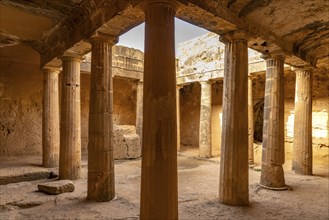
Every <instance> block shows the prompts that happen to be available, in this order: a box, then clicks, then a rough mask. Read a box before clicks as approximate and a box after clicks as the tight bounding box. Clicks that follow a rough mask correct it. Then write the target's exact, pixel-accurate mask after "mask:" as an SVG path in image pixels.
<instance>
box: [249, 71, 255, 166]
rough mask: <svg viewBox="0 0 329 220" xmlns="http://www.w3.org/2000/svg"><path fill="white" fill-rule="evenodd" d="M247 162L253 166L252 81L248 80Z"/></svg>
mask: <svg viewBox="0 0 329 220" xmlns="http://www.w3.org/2000/svg"><path fill="white" fill-rule="evenodd" d="M248 127H249V128H248V143H249V144H248V151H249V153H248V161H249V166H252V165H254V105H253V100H252V79H251V78H250V77H249V78H248Z"/></svg>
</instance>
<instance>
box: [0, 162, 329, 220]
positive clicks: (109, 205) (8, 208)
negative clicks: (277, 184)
mask: <svg viewBox="0 0 329 220" xmlns="http://www.w3.org/2000/svg"><path fill="white" fill-rule="evenodd" d="M40 163H41V160H40V158H37V157H26V158H24V160H20V163H19V164H18V163H15V161H13V160H12V161H2V162H1V169H0V172H1V174H4V173H5V172H9V171H8V170H11V171H10V172H14V171H13V170H22V167H24V169H25V170H29V167H30V168H32V169H38V168H37V167H38V166H36V165H37V164H40ZM17 164H18V165H17ZM140 165H141V160H130V161H116V164H115V172H116V198H115V199H114V200H112V201H110V202H101V203H97V202H89V201H86V195H87V179H86V174H87V166H86V160H84V162H83V178H81V179H79V180H76V181H74V184H75V187H76V189H75V191H74V192H72V193H64V194H60V195H46V194H43V193H41V192H38V191H37V184H38V183H41V182H48V181H52V180H46V179H44V180H36V181H30V182H20V183H12V184H7V185H2V186H0V219H1V220H7V219H88V220H89V219H139V198H140V172H141V168H140ZM41 169H43V168H41ZM19 172H21V171H19ZM314 173H315V175H314V176H299V175H296V174H293V173H291V172H289V171H286V172H285V177H286V183H287V184H288V185H290V186H291V187H292V190H288V191H270V190H266V189H262V188H260V187H259V186H258V182H259V178H260V172H257V171H255V170H250V172H249V194H250V205H249V206H247V207H232V206H227V205H223V204H220V203H219V202H218V200H217V198H218V178H219V163H218V159H214V160H212V161H209V160H208V161H207V160H198V159H193V158H187V157H186V156H179V158H178V174H179V183H178V185H179V218H180V219H186V220H193V219H281V220H282V219H289V220H294V219H296V220H297V219H329V208H328V207H329V206H328V205H329V181H328V180H329V179H328V168H327V167H315V169H314Z"/></svg>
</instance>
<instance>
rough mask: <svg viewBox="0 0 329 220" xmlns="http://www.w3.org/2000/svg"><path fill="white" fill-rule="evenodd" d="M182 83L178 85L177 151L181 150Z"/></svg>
mask: <svg viewBox="0 0 329 220" xmlns="http://www.w3.org/2000/svg"><path fill="white" fill-rule="evenodd" d="M181 88H182V86H181V85H177V87H176V106H177V108H176V109H177V113H176V114H177V152H180V150H181V149H180V89H181Z"/></svg>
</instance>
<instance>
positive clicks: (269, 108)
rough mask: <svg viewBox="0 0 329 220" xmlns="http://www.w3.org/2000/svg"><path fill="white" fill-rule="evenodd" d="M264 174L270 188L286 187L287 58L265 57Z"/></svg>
mask: <svg viewBox="0 0 329 220" xmlns="http://www.w3.org/2000/svg"><path fill="white" fill-rule="evenodd" d="M265 59H266V65H267V67H266V83H265V100H264V124H263V147H262V148H263V149H262V171H261V180H260V184H261V185H262V186H265V187H267V188H275V189H280V188H282V187H283V188H284V187H285V180H284V172H283V168H282V165H283V164H284V68H283V65H284V58H283V57H275V58H270V57H267V58H266V57H265Z"/></svg>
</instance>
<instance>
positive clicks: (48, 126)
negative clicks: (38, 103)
mask: <svg viewBox="0 0 329 220" xmlns="http://www.w3.org/2000/svg"><path fill="white" fill-rule="evenodd" d="M58 74H59V69H56V68H44V69H43V102H42V104H43V105H42V108H43V109H42V165H43V166H45V167H57V166H58V162H59V140H60V139H59V97H58V96H59V92H58V90H59V88H58Z"/></svg>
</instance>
